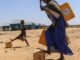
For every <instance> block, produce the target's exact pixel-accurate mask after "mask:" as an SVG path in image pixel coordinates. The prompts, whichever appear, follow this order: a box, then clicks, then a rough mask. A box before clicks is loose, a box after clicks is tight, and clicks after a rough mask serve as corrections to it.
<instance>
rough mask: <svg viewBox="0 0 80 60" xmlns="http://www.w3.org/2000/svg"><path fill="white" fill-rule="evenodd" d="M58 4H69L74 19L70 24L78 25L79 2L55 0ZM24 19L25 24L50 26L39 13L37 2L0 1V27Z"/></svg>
mask: <svg viewBox="0 0 80 60" xmlns="http://www.w3.org/2000/svg"><path fill="white" fill-rule="evenodd" d="M56 1H57V2H58V3H59V4H63V3H64V2H69V4H70V5H71V7H72V9H73V12H74V13H75V16H76V17H75V18H74V19H72V20H71V21H69V23H70V24H80V19H79V18H80V0H56ZM21 19H24V20H25V21H26V22H37V23H43V24H47V25H49V24H51V22H50V20H49V19H48V18H47V16H46V14H45V13H44V12H42V11H40V8H39V0H0V25H5V24H8V23H13V22H15V21H16V20H21Z"/></svg>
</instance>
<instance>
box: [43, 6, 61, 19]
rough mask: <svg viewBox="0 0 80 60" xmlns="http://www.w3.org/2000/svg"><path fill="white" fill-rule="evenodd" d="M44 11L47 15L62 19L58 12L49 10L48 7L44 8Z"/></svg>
mask: <svg viewBox="0 0 80 60" xmlns="http://www.w3.org/2000/svg"><path fill="white" fill-rule="evenodd" d="M44 10H45V12H47V13H49V14H51V15H53V16H55V17H56V18H57V19H58V18H59V17H60V14H58V13H56V12H55V11H53V10H50V9H49V8H47V7H44Z"/></svg>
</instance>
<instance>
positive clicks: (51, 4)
mask: <svg viewBox="0 0 80 60" xmlns="http://www.w3.org/2000/svg"><path fill="white" fill-rule="evenodd" d="M42 1H43V2H44V3H45V4H46V6H42V3H40V8H41V10H42V11H45V12H46V13H47V16H48V17H49V19H50V20H51V21H52V24H51V25H50V26H49V28H48V29H47V30H46V32H45V39H46V44H47V52H49V53H50V52H52V51H53V50H57V51H58V52H60V58H59V59H58V60H64V56H63V54H66V55H72V54H73V53H72V51H71V50H70V48H69V47H68V46H67V43H66V27H67V23H66V21H65V20H64V17H63V15H62V12H61V10H60V8H59V5H58V3H57V2H56V1H55V0H42ZM40 2H41V1H40Z"/></svg>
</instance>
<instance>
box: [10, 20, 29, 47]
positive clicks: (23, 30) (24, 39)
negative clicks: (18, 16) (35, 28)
mask: <svg viewBox="0 0 80 60" xmlns="http://www.w3.org/2000/svg"><path fill="white" fill-rule="evenodd" d="M16 39H20V40H21V41H25V42H26V44H27V46H29V43H28V41H27V40H26V29H25V25H24V20H21V33H20V34H19V35H18V36H17V37H15V38H14V39H11V41H12V42H13V41H15V40H16Z"/></svg>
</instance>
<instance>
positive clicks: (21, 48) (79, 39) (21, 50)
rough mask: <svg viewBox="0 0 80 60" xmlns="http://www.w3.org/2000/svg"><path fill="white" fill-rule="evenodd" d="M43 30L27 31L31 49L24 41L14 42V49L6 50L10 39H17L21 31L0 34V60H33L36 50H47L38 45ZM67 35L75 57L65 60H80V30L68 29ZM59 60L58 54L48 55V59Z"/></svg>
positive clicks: (68, 57)
mask: <svg viewBox="0 0 80 60" xmlns="http://www.w3.org/2000/svg"><path fill="white" fill-rule="evenodd" d="M41 31H42V29H38V30H27V31H26V34H27V37H26V38H27V40H28V42H29V44H30V47H27V46H26V43H25V42H24V41H20V40H16V41H14V42H13V43H12V44H13V47H14V48H8V49H5V43H6V42H9V41H10V38H14V37H16V36H17V35H18V34H19V33H20V31H5V32H3V31H1V32H0V60H33V52H34V50H35V49H36V48H42V49H46V47H45V46H43V45H40V44H39V43H38V41H39V37H40V34H41ZM67 34H68V36H69V39H70V41H71V44H69V47H70V48H71V49H72V51H73V53H74V55H73V56H66V55H65V60H80V28H67ZM48 58H51V59H55V60H56V59H58V58H59V54H58V53H52V54H51V55H46V59H48Z"/></svg>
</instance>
